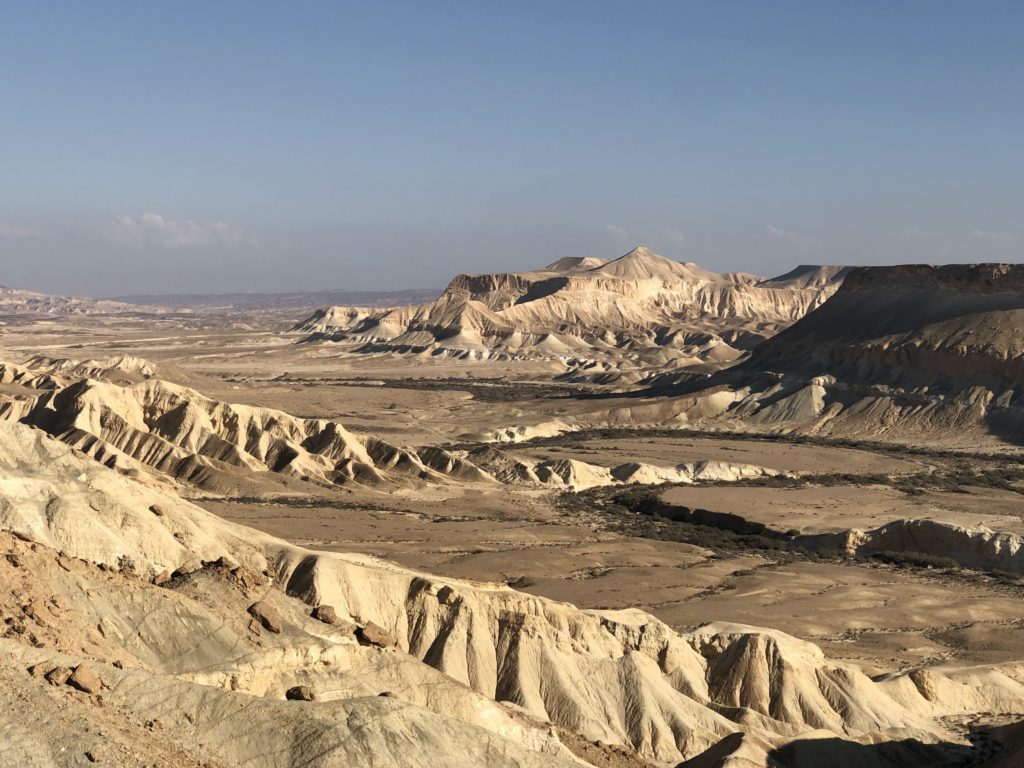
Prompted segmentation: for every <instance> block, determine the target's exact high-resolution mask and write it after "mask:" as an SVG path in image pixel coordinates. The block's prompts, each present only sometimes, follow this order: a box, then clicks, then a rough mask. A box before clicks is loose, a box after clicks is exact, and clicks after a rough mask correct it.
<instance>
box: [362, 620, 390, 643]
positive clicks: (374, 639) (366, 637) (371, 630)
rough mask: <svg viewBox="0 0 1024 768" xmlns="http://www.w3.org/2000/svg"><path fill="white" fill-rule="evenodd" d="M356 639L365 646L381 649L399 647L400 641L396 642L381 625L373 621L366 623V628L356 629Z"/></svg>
mask: <svg viewBox="0 0 1024 768" xmlns="http://www.w3.org/2000/svg"><path fill="white" fill-rule="evenodd" d="M356 639H358V640H359V642H360V643H362V644H363V645H376V646H379V647H381V648H390V647H392V646H395V645H398V641H397V640H395V638H394V635H392V634H391V633H390V632H388V631H387V630H386V629H384V627H382V626H380V625H379V624H374V623H373V622H372V621H368V622H366V626H363V627H359V628H358V629H356Z"/></svg>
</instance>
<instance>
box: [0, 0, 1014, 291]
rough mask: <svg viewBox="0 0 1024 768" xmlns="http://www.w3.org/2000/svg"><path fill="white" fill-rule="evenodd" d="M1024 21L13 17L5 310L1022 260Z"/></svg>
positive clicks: (778, 11) (377, 13) (818, 8)
mask: <svg viewBox="0 0 1024 768" xmlns="http://www.w3.org/2000/svg"><path fill="white" fill-rule="evenodd" d="M1022 39H1024V3H1019V2H983V3H953V2H938V1H931V2H893V1H890V2H866V1H865V2H855V3H828V2H764V1H762V2H727V1H725V2H714V3H707V2H699V3H698V2H693V3H687V2H660V3H647V2H631V3H610V2H601V1H599V0H593V1H591V2H569V1H568V0H563V1H561V2H536V3H535V2H515V3H493V2H472V3H471V2H466V3H461V2H460V3H456V2H443V1H439V2H436V3H412V2H410V3H390V2H379V3H358V4H355V3H352V4H350V3H343V2H334V3H312V2H295V3H273V4H271V3H266V4H264V3H259V2H245V3H242V2H237V3H235V2H226V1H225V2H214V3H210V2H203V3H191V2H175V3H137V2H123V3H121V2H119V3H115V2H102V1H100V0H97V1H96V2H89V3H80V2H73V3H48V2H34V3H29V2H23V3H7V4H3V5H0V68H2V71H3V73H4V74H3V77H0V110H2V111H0V118H2V119H0V147H2V154H0V157H2V159H3V165H2V171H0V284H7V285H16V286H19V287H26V288H33V289H37V290H45V291H53V292H76V293H87V294H93V295H113V294H117V293H125V292H133V291H146V292H150V291H229V290H274V289H281V290H285V289H302V288H351V289H374V288H380V289H387V288H401V287H413V286H441V285H443V284H444V283H445V282H446V281H447V279H448V278H449V276H450V275H451V274H453V273H455V272H458V271H492V270H500V269H517V268H529V267H534V266H538V265H541V264H543V263H546V262H548V261H553V260H554V259H555V258H558V257H560V256H584V255H590V256H603V257H614V256H617V255H619V254H621V253H623V252H625V251H626V250H628V249H629V248H631V247H632V246H634V245H637V244H645V245H647V246H649V247H651V248H653V249H655V250H657V251H658V252H660V253H662V254H663V255H666V256H669V257H672V258H676V259H680V260H686V261H697V262H699V263H701V264H702V265H704V266H707V267H709V268H713V269H719V270H726V269H743V270H747V271H753V272H758V273H764V274H770V273H779V272H783V271H785V270H786V269H788V268H789V267H791V266H793V265H794V264H796V263H806V262H820V263H862V264H871V263H888V262H908V261H929V262H943V261H972V260H973V261H977V260H1020V257H1021V255H1022V254H1024V249H1022V245H1024V215H1022V211H1024V141H1022V139H1021V136H1022V135H1024V46H1022V45H1021V42H1020V41H1021V40H1022Z"/></svg>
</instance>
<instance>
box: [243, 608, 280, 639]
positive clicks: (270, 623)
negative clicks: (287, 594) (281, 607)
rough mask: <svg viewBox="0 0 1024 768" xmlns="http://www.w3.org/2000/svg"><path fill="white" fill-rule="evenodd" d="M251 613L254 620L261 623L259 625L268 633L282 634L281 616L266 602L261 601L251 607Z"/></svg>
mask: <svg viewBox="0 0 1024 768" xmlns="http://www.w3.org/2000/svg"><path fill="white" fill-rule="evenodd" d="M249 613H250V614H251V615H252V617H253V618H255V619H256V620H257V621H259V623H260V624H262V625H263V628H264V629H266V630H267V631H268V632H275V633H280V632H281V627H282V624H281V615H280V614H279V613H278V612H277V610H276V609H275V608H274V607H273V606H271V605H270V604H269V603H267V602H266V601H265V600H260V601H259V602H258V603H253V604H252V605H250V606H249Z"/></svg>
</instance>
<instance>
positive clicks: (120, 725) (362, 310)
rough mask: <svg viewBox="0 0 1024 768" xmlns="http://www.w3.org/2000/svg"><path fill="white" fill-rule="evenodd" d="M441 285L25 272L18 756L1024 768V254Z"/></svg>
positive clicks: (56, 760) (10, 750)
mask: <svg viewBox="0 0 1024 768" xmlns="http://www.w3.org/2000/svg"><path fill="white" fill-rule="evenodd" d="M425 293H426V295H423V294H416V295H408V294H403V295H398V296H390V297H389V296H386V295H381V296H366V297H361V298H362V299H363V300H364V301H365V302H366V303H365V304H364V305H363V306H350V305H333V306H321V305H318V304H315V303H312V302H315V300H316V298H318V296H317V295H315V294H314V295H311V296H309V297H305V298H303V297H301V296H299V297H291V298H290V299H289V300H287V301H278V300H270V299H267V298H261V299H257V298H254V297H248V298H247V297H245V296H234V297H223V298H222V300H220V301H217V300H214V299H212V298H210V297H205V298H203V297H199V298H195V299H191V300H190V299H188V298H187V297H178V298H177V299H176V302H175V304H174V306H167V307H161V306H159V304H158V300H159V297H158V296H149V297H144V300H145V302H146V303H144V304H143V303H132V302H142V301H143V297H139V298H134V299H133V298H130V297H126V298H127V300H116V301H102V302H99V301H93V300H89V299H67V298H63V297H58V296H43V295H41V294H31V293H28V292H24V291H17V290H14V289H6V290H5V292H4V293H2V294H0V313H2V318H0V321H2V325H0V351H2V354H0V360H2V361H3V362H2V365H0V439H2V443H3V451H2V452H0V540H2V542H3V547H4V550H5V553H6V556H5V557H4V558H3V559H0V580H2V583H3V588H2V590H0V594H2V596H3V601H4V602H3V603H0V621H2V624H0V629H2V638H0V649H2V651H3V652H2V655H0V679H2V680H3V682H4V688H5V690H6V691H7V692H8V707H7V708H6V709H5V711H4V713H3V714H2V715H0V761H2V762H4V763H5V764H10V765H39V766H51V765H55V766H64V765H88V764H96V763H98V764H102V765H111V766H134V765H158V766H233V765H243V764H244V765H256V766H268V767H269V766H299V765H302V766H343V765H344V766H349V765H360V766H362V765H367V766H370V765H373V766H391V765H394V766H499V765H502V766H555V765H566V766H571V765H577V766H585V765H591V766H619V767H622V768H625V767H626V766H635V767H637V768H639V767H640V766H688V767H691V768H697V767H698V766H699V767H700V768H713V767H717V766H720V767H721V768H753V767H757V768H767V767H768V766H777V767H780V768H802V767H803V766H813V768H825V767H826V766H853V767H857V766H864V767H865V768H868V767H873V766H920V767H921V768H926V767H927V768H930V767H931V766H964V767H967V766H977V767H978V768H981V767H984V768H1009V767H1010V766H1017V765H1019V764H1020V761H1021V760H1022V759H1024V731H1022V730H1021V728H1022V727H1024V726H1021V725H1019V723H1021V722H1022V721H1024V608H1022V600H1021V598H1022V596H1024V549H1022V545H1024V522H1022V517H1021V509H1022V503H1021V500H1022V498H1024V497H1022V495H1021V494H1022V493H1024V464H1022V455H1021V453H1020V444H1021V440H1022V437H1024V417H1022V413H1024V412H1022V410H1021V406H1020V397H1021V388H1022V387H1024V371H1022V369H1021V367H1020V362H1019V361H1020V359H1021V354H1022V351H1024V335H1022V332H1021V328H1022V327H1024V323H1022V322H1021V320H1022V318H1024V269H1022V268H1021V267H1019V266H1015V265H1001V264H979V265H952V266H944V267H929V266H902V267H867V268H857V269H848V268H840V267H814V266H805V267H796V268H794V269H793V270H792V271H791V272H788V273H786V274H784V275H782V276H779V277H774V278H765V277H757V276H754V275H748V274H742V273H729V274H717V273H714V272H709V271H706V270H703V269H701V268H700V267H698V266H696V265H694V264H683V263H680V262H676V261H673V260H671V259H666V258H664V257H661V256H659V255H657V254H656V253H653V252H652V251H650V250H647V249H645V248H636V249H634V250H631V251H629V252H628V253H627V254H625V255H623V256H621V257H619V258H614V259H609V260H603V259H596V258H595V259H559V260H555V261H554V262H553V263H551V264H550V265H548V266H547V267H543V268H541V269H538V270H536V271H532V272H515V273H496V274H481V275H458V276H456V277H454V278H453V279H452V280H451V281H450V283H449V285H448V286H447V287H446V288H445V289H444V290H443V291H438V292H436V293H434V294H430V293H429V292H425ZM410 302H414V303H410Z"/></svg>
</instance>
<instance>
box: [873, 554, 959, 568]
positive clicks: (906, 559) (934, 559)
mask: <svg viewBox="0 0 1024 768" xmlns="http://www.w3.org/2000/svg"><path fill="white" fill-rule="evenodd" d="M868 557H870V558H871V559H872V560H879V561H880V562H883V563H887V564H889V565H895V566H896V567H898V568H942V569H946V570H955V569H958V568H959V567H960V563H959V562H957V561H956V560H954V559H953V558H952V557H944V556H943V555H930V554H928V553H927V552H893V551H890V550H883V551H880V552H872V553H871V554H870V555H868Z"/></svg>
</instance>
